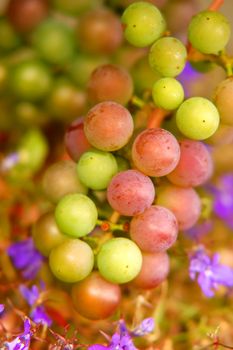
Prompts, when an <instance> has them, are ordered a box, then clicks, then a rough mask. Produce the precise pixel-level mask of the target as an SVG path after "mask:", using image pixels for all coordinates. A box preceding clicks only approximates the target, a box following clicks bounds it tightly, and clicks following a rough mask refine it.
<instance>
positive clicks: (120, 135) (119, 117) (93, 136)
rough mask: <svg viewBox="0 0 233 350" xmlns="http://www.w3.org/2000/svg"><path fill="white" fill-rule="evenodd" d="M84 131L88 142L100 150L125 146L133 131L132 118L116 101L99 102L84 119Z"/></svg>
mask: <svg viewBox="0 0 233 350" xmlns="http://www.w3.org/2000/svg"><path fill="white" fill-rule="evenodd" d="M84 132H85V135H86V137H87V139H88V141H89V142H90V144H91V145H92V146H94V147H96V148H98V149H100V150H102V151H116V150H118V149H120V148H122V147H123V146H125V145H126V144H127V143H128V141H129V139H130V137H131V136H132V133H133V118H132V116H131V114H130V113H129V111H128V110H127V109H126V108H124V107H123V106H121V105H120V104H118V103H116V102H110V101H106V102H101V103H99V104H97V105H96V106H94V107H93V108H92V109H91V110H90V111H89V112H88V113H87V116H86V118H85V119H84Z"/></svg>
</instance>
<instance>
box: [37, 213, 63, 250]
mask: <svg viewBox="0 0 233 350" xmlns="http://www.w3.org/2000/svg"><path fill="white" fill-rule="evenodd" d="M32 236H33V241H34V244H35V247H36V248H37V249H38V250H39V251H40V252H41V254H42V255H44V256H49V253H50V252H51V250H52V249H53V248H54V247H56V246H57V245H59V244H61V243H63V242H65V241H66V240H67V239H68V238H67V236H65V235H63V234H62V233H61V231H60V230H59V228H58V227H57V224H56V222H55V218H54V213H53V212H48V213H45V214H43V215H42V216H41V217H40V218H39V220H37V222H36V223H35V224H34V226H33V231H32Z"/></svg>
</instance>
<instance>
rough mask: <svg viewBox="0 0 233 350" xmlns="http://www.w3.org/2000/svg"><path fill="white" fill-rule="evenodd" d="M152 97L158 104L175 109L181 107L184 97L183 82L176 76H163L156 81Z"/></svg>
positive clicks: (161, 106)
mask: <svg viewBox="0 0 233 350" xmlns="http://www.w3.org/2000/svg"><path fill="white" fill-rule="evenodd" d="M152 97H153V100H154V103H155V104H156V106H158V107H160V108H163V109H166V110H173V109H176V108H178V107H179V105H180V104H181V103H182V102H183V99H184V90H183V87H182V85H181V83H180V82H179V81H178V80H176V79H174V78H162V79H159V80H157V81H156V82H155V84H154V86H153V89H152Z"/></svg>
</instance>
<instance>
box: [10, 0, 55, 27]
mask: <svg viewBox="0 0 233 350" xmlns="http://www.w3.org/2000/svg"><path fill="white" fill-rule="evenodd" d="M48 10H49V6H48V1H47V0H20V1H19V0H10V2H9V4H8V7H7V16H8V18H9V20H10V22H11V23H12V25H13V26H14V27H15V28H16V29H17V31H19V32H30V31H31V30H32V29H33V28H35V27H36V26H37V25H38V24H39V23H40V22H41V21H42V20H43V19H44V18H45V17H46V16H47V14H48Z"/></svg>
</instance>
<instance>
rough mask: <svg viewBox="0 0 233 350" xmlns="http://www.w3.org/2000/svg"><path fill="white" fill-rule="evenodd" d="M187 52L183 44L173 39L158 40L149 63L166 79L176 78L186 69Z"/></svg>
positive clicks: (153, 46) (150, 54)
mask: <svg viewBox="0 0 233 350" xmlns="http://www.w3.org/2000/svg"><path fill="white" fill-rule="evenodd" d="M186 57H187V52H186V48H185V46H184V45H183V44H182V42H181V41H180V40H178V39H176V38H173V37H164V38H161V39H159V40H157V41H156V42H155V43H154V44H153V45H152V47H151V49H150V53H149V63H150V66H151V68H152V69H153V70H155V71H157V72H158V73H160V74H161V75H163V76H165V77H175V76H177V75H179V74H180V73H181V72H182V70H183V69H184V66H185V62H186Z"/></svg>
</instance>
